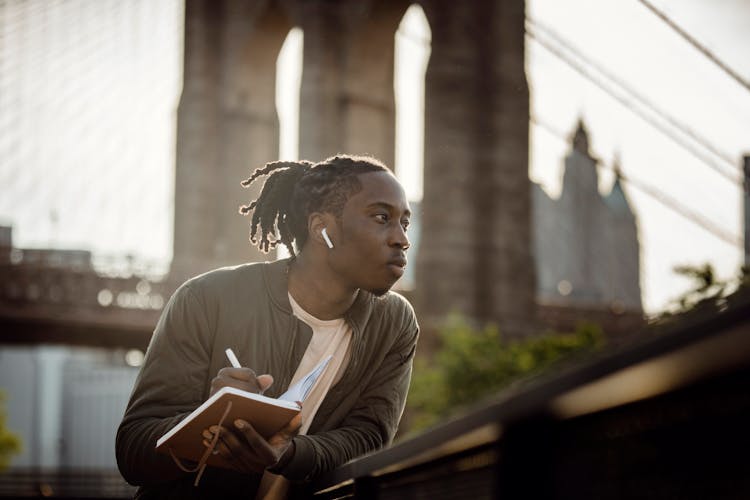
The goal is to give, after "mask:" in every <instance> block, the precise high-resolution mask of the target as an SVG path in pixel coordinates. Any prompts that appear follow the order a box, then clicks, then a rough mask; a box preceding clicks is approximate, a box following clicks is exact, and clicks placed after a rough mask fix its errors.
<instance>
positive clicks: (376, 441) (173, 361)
mask: <svg viewBox="0 0 750 500" xmlns="http://www.w3.org/2000/svg"><path fill="white" fill-rule="evenodd" d="M288 262H289V261H288V260H279V261H276V262H272V263H259V264H246V265H242V266H237V267H233V268H223V269H219V270H216V271H212V272H209V273H206V274H204V275H201V276H198V277H196V278H193V279H192V280H189V281H188V282H187V283H185V284H184V285H183V286H182V287H180V289H178V291H177V292H175V294H174V295H173V297H172V298H171V299H170V301H169V303H168V304H167V307H166V308H165V310H164V312H163V313H162V316H161V318H160V320H159V322H158V324H157V326H156V329H155V331H154V335H153V337H152V339H151V343H150V345H149V349H148V352H147V354H146V359H145V361H144V365H143V367H142V369H141V372H140V374H139V376H138V378H137V380H136V383H135V387H134V389H133V393H132V395H131V398H130V402H129V404H128V407H127V409H126V411H125V415H124V417H123V420H122V423H121V424H120V428H119V430H118V432H117V440H116V453H117V462H118V466H119V468H120V471H121V473H122V474H123V476H124V477H125V479H126V480H128V482H130V483H131V484H136V485H140V486H142V487H145V488H142V490H148V489H149V488H151V487H153V489H154V490H163V488H164V487H167V488H169V490H170V491H172V492H176V491H177V490H184V492H188V491H193V492H194V493H196V494H197V493H198V491H194V490H189V489H185V488H186V486H185V485H187V484H189V485H190V487H192V475H187V474H186V473H184V472H182V471H180V470H179V469H178V468H177V466H176V465H175V464H174V462H173V461H172V459H171V457H168V456H165V455H161V454H157V453H156V452H155V450H154V448H155V445H156V440H157V439H158V438H159V437H160V436H161V435H163V434H164V433H165V432H166V431H168V430H169V429H170V428H171V427H173V426H174V425H175V424H177V423H178V422H179V421H180V420H181V419H182V418H184V417H185V416H186V415H187V414H188V413H190V412H191V411H192V410H193V409H195V408H196V407H197V406H199V405H200V404H201V403H203V402H204V401H205V400H206V399H207V398H208V395H209V391H210V385H211V379H212V378H213V377H215V376H216V374H217V373H218V371H219V370H220V369H221V368H223V367H225V366H227V365H228V363H227V360H226V356H225V354H224V350H225V349H226V348H227V347H231V348H232V349H233V350H234V351H235V353H236V354H237V356H238V358H239V359H240V360H241V362H242V364H243V366H249V367H251V368H252V369H253V370H255V371H256V373H259V374H260V373H270V374H271V375H273V376H274V383H273V385H272V386H271V387H270V388H269V389H268V390H267V391H266V395H269V396H271V397H276V396H279V395H280V394H281V393H282V392H283V391H284V390H285V389H286V388H287V387H288V385H289V383H290V381H291V378H292V376H293V375H294V372H295V371H296V368H297V366H298V365H299V362H300V360H301V359H302V356H303V354H304V352H305V350H306V348H307V345H308V343H309V341H310V338H311V337H312V331H311V329H310V328H309V326H307V325H306V324H305V323H303V322H302V321H300V320H298V319H297V318H296V317H295V316H293V314H292V310H291V306H290V304H289V299H288V296H287V267H288ZM345 318H346V320H347V322H348V323H349V324H350V325H351V326H352V352H351V358H350V361H349V364H348V366H347V368H346V371H345V372H344V375H343V377H342V378H341V380H340V381H339V382H338V383H337V384H336V385H335V386H334V387H332V388H331V390H330V391H329V393H328V395H327V396H326V398H325V399H324V401H323V403H322V404H321V406H320V408H319V410H318V412H317V414H316V416H315V418H314V419H313V422H312V425H311V426H310V429H309V431H308V435H306V436H297V437H295V438H294V444H295V454H294V456H293V458H292V459H291V461H290V462H289V463H288V464H287V465H286V466H285V468H284V469H283V471H282V473H283V474H284V476H286V477H287V478H289V479H291V480H294V481H304V480H307V479H310V478H312V477H315V476H317V475H318V474H320V473H323V472H326V471H328V470H331V469H333V468H335V467H337V466H338V465H340V464H342V463H344V462H346V461H348V460H350V459H352V458H354V457H357V456H360V455H362V454H365V453H367V452H369V451H372V450H375V449H378V448H380V447H382V446H384V445H386V444H388V443H390V442H391V440H392V439H393V436H394V434H395V432H396V429H397V426H398V422H399V420H400V418H401V413H402V412H403V409H404V404H405V400H406V393H407V390H408V386H409V380H410V376H411V365H412V359H413V356H414V350H415V346H416V341H417V336H418V326H417V322H416V318H415V316H414V312H413V310H412V308H411V306H410V305H409V304H408V302H406V300H405V299H403V298H402V297H401V296H399V295H398V294H395V293H393V292H389V293H388V294H386V295H385V296H383V297H375V296H374V295H372V294H370V293H368V292H365V291H364V290H361V291H360V292H359V294H358V296H357V299H356V300H355V302H354V304H353V305H352V307H351V308H350V310H349V311H348V312H347V314H346V315H345ZM258 479H259V476H258V477H251V476H250V475H242V474H238V473H235V472H232V471H228V470H224V469H215V468H211V467H209V468H208V469H207V471H206V473H205V474H204V478H203V479H202V480H201V482H202V486H203V487H204V488H208V489H207V490H206V491H212V494H216V493H218V491H217V490H216V489H215V488H221V489H223V491H224V493H225V494H230V493H239V492H240V491H241V492H242V494H244V495H246V494H249V493H251V492H253V491H254V490H255V488H257V481H258ZM211 488H213V489H211ZM162 493H163V491H162ZM191 496H192V495H191ZM196 496H200V495H196Z"/></svg>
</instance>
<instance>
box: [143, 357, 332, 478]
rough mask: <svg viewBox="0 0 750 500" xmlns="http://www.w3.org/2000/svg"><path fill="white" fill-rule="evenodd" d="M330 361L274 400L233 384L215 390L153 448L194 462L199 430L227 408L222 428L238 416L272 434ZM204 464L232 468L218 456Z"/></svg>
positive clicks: (198, 448)
mask: <svg viewBox="0 0 750 500" xmlns="http://www.w3.org/2000/svg"><path fill="white" fill-rule="evenodd" d="M330 361H331V356H328V357H326V358H325V359H323V361H321V362H320V363H319V364H318V366H316V367H315V368H313V370H312V371H311V372H310V373H308V374H307V375H305V376H304V377H302V378H301V379H300V380H299V381H298V382H297V383H296V384H294V385H292V386H291V387H289V389H288V390H287V391H286V392H285V393H284V394H282V395H281V396H279V398H278V399H274V398H269V397H267V396H263V395H261V394H254V393H252V392H247V391H242V390H240V389H235V388H234V387H224V388H222V389H219V390H218V391H216V393H214V395H213V396H211V397H210V398H208V399H207V400H206V402H205V403H203V404H202V405H200V406H199V407H198V408H196V409H195V410H193V412H192V413H190V415H188V416H187V417H185V418H184V419H183V420H182V421H181V422H180V423H179V424H177V425H176V426H174V427H173V428H172V429H170V430H169V431H168V432H167V433H165V434H164V435H163V436H162V437H160V438H159V439H158V441H157V442H156V451H158V452H160V453H165V454H169V453H170V451H171V452H172V454H173V455H175V456H176V457H179V458H184V459H187V460H192V461H195V462H197V461H198V460H199V459H200V457H201V455H203V452H204V451H205V449H206V448H205V446H204V445H203V430H204V429H207V428H209V427H211V426H212V425H216V424H218V423H219V420H221V417H222V416H223V415H224V413H225V412H226V411H227V408H229V411H228V413H227V415H226V416H225V417H224V422H225V424H224V426H225V427H233V425H232V422H234V420H235V419H238V418H241V419H243V420H245V421H247V422H250V424H251V425H252V426H253V428H254V429H255V430H256V431H257V432H258V433H259V434H260V435H261V436H263V437H265V438H269V437H270V436H273V435H274V434H276V433H277V432H278V431H280V430H281V429H283V428H284V426H285V425H286V424H288V423H289V421H290V420H291V419H292V418H294V416H295V415H297V414H298V413H299V412H300V409H301V408H300V406H299V405H298V404H297V401H300V402H304V401H305V399H306V398H307V396H308V394H310V391H311V390H312V388H313V387H314V386H315V383H316V382H317V380H318V378H319V377H320V375H321V374H322V373H323V371H324V370H325V368H326V367H327V366H328V363H329V362H330ZM207 463H208V464H209V465H215V466H219V467H226V468H232V467H231V465H230V464H228V463H226V462H225V461H224V460H223V459H222V458H221V457H220V456H219V455H213V456H210V457H209V458H208V461H207Z"/></svg>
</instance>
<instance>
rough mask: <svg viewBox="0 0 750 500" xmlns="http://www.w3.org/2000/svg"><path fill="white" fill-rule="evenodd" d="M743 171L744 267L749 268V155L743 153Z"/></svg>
mask: <svg viewBox="0 0 750 500" xmlns="http://www.w3.org/2000/svg"><path fill="white" fill-rule="evenodd" d="M742 162H743V165H742V166H743V171H744V173H745V182H744V187H745V191H744V193H743V196H742V199H743V202H744V205H745V207H744V208H745V218H744V225H745V227H744V229H745V231H744V234H745V259H744V261H745V267H747V268H749V269H750V155H745V156H744V157H743V158H742Z"/></svg>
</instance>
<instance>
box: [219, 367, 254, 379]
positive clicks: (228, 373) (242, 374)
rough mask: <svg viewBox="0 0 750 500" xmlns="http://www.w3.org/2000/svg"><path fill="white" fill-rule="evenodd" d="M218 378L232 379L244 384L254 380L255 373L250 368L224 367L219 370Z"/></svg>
mask: <svg viewBox="0 0 750 500" xmlns="http://www.w3.org/2000/svg"><path fill="white" fill-rule="evenodd" d="M219 377H227V378H234V379H237V380H242V381H245V382H251V381H253V380H255V378H256V377H255V372H254V371H253V370H252V369H251V368H234V367H229V366H227V367H224V368H222V369H221V370H219Z"/></svg>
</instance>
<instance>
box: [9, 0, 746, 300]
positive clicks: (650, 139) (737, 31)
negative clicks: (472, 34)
mask: <svg viewBox="0 0 750 500" xmlns="http://www.w3.org/2000/svg"><path fill="white" fill-rule="evenodd" d="M653 3H654V4H655V5H656V6H657V8H659V9H660V10H662V11H663V12H664V13H665V14H666V15H667V16H669V17H670V18H671V19H672V20H673V21H674V22H675V23H677V24H678V25H680V26H681V27H682V28H684V29H685V30H686V31H688V32H689V33H690V34H691V35H692V36H693V37H694V38H696V39H697V40H699V41H700V42H701V43H702V44H703V45H705V46H706V47H708V48H709V49H710V50H711V51H712V52H713V53H714V54H715V55H716V56H718V58H719V59H721V60H722V61H723V62H724V63H726V64H727V65H728V66H730V67H731V68H733V69H734V70H735V71H736V72H737V73H739V74H741V75H742V76H743V78H745V79H746V80H747V79H750V58H747V53H748V49H750V31H748V30H747V21H748V20H750V2H747V1H745V0H715V1H713V2H705V1H701V0H683V1H681V2H666V1H664V0H661V1H656V0H654V2H653ZM182 15H183V5H182V3H181V2H180V1H178V0H159V1H151V0H129V1H127V2H119V1H115V0H106V1H94V0H76V1H68V2H63V1H52V0H51V1H41V0H28V1H20V0H15V1H13V0H9V1H5V2H0V30H1V33H2V40H3V43H0V185H2V186H3V190H2V196H0V223H3V224H12V225H13V231H14V233H13V238H14V244H15V245H16V246H19V247H50V246H51V247H61V248H87V249H91V250H92V251H94V252H95V256H96V258H97V259H98V260H99V261H100V262H105V261H109V260H117V259H120V258H121V257H122V256H123V255H125V254H132V255H134V256H135V257H136V259H138V260H141V261H145V262H150V263H153V265H154V266H155V267H157V268H159V267H160V268H162V269H166V264H167V263H168V261H169V259H170V258H171V252H172V217H173V201H172V200H173V195H174V156H175V154H174V142H175V139H174V138H175V119H176V109H177V104H178V102H179V92H180V89H181V71H182V35H183V33H182V30H183V25H182ZM527 18H528V19H529V23H530V28H529V29H530V31H531V32H533V33H534V35H535V36H534V37H533V38H532V37H527V42H526V43H527V78H528V81H529V87H530V91H531V102H530V108H531V113H532V115H533V116H534V118H535V121H533V122H532V123H531V124H530V166H529V175H530V177H531V179H532V180H533V181H534V182H537V183H539V184H540V185H542V186H543V188H544V189H545V191H547V193H549V194H550V195H551V196H559V192H560V187H561V175H562V162H563V157H564V155H565V154H566V153H567V151H568V147H569V146H568V144H567V143H566V141H565V140H564V139H563V138H561V136H563V137H565V136H567V135H569V134H570V133H571V132H572V131H573V129H574V127H575V125H576V123H577V121H578V119H579V118H582V119H583V120H584V121H585V123H586V125H587V128H588V130H589V136H590V137H589V139H590V143H591V150H592V153H593V154H594V156H596V157H597V158H599V159H600V167H599V169H600V181H601V182H600V189H601V191H602V192H603V193H606V192H607V191H608V190H609V188H610V185H611V183H612V174H611V167H612V165H613V161H614V158H615V157H618V158H619V163H620V165H621V168H622V171H623V173H624V175H625V176H626V177H628V178H632V179H633V182H632V184H631V183H626V184H625V186H624V189H625V192H626V194H627V196H628V198H629V200H630V201H631V204H632V208H633V210H634V212H635V213H636V215H637V217H638V222H639V232H640V243H641V277H640V278H641V285H642V289H643V299H644V306H645V308H646V310H647V311H648V312H655V311H658V310H660V309H663V308H664V307H666V306H667V305H668V304H669V302H670V300H671V299H673V298H674V297H676V296H677V295H679V293H680V292H681V291H683V290H685V289H686V287H688V286H689V283H688V282H687V281H686V280H685V279H684V278H682V277H679V276H677V275H675V273H674V272H673V271H672V268H673V267H674V266H675V265H680V264H696V265H699V264H703V263H705V262H710V263H712V264H713V265H714V266H715V267H716V268H717V270H718V271H719V276H720V277H724V278H728V277H730V276H731V275H733V274H735V273H736V272H737V270H738V268H739V265H740V263H741V259H742V252H741V248H740V247H739V246H738V241H739V242H740V243H741V234H742V220H741V217H740V215H741V213H740V210H741V189H740V187H739V185H738V184H737V183H736V182H733V181H731V180H727V179H726V178H725V176H722V175H720V174H718V173H716V172H715V171H714V170H712V168H711V167H710V166H708V165H707V163H706V162H705V161H702V160H700V159H698V158H697V157H696V155H695V154H694V153H691V152H690V149H692V150H695V151H697V154H698V155H699V156H702V157H707V158H708V160H709V163H711V164H715V165H716V166H717V168H719V169H721V170H722V171H723V172H725V174H728V176H729V177H737V178H739V175H740V157H741V155H742V154H743V153H750V91H748V90H747V89H746V88H744V87H742V86H741V85H739V84H737V83H736V82H735V81H733V80H732V79H731V78H729V77H728V76H727V75H726V73H724V72H723V71H722V70H721V69H719V68H718V67H717V66H716V65H715V64H714V63H712V62H711V61H709V60H708V58H706V57H705V56H704V55H702V54H700V53H699V52H698V51H697V50H696V49H695V48H693V47H692V46H690V45H689V44H688V43H687V42H686V41H685V40H684V39H682V38H681V37H680V36H679V35H678V34H676V33H675V32H674V30H672V28H670V27H669V26H668V25H667V24H665V23H664V22H663V21H662V20H660V19H659V18H658V17H656V16H655V15H654V14H653V13H652V12H651V11H649V10H648V9H647V8H646V7H645V6H644V5H643V3H641V2H639V1H638V0H606V1H605V0H599V1H597V0H567V1H566V2H559V1H556V0H529V1H528V2H527ZM303 36H304V35H303V33H302V32H301V31H300V30H299V29H295V30H293V31H292V32H291V33H290V36H289V37H288V39H287V43H286V44H285V46H284V48H283V50H282V54H281V55H280V58H279V71H281V72H285V73H284V74H285V75H287V76H286V77H285V78H283V79H280V83H281V82H284V83H285V85H286V86H285V87H282V86H280V87H278V92H279V99H277V106H278V108H279V113H280V121H281V125H282V136H281V151H280V156H281V157H284V158H294V157H296V155H297V151H296V140H297V139H296V126H297V125H296V124H297V122H296V116H295V113H296V109H297V107H298V100H297V99H296V98H295V95H296V94H295V92H297V91H298V90H297V89H298V87H299V71H300V63H299V57H300V53H301V46H302V39H303V38H302V37H303ZM429 37H430V35H429V27H428V26H426V24H425V22H424V18H423V16H422V14H421V13H420V12H419V9H418V8H412V9H411V10H410V11H409V12H408V13H407V15H406V17H405V19H404V21H403V22H402V25H401V27H400V28H399V34H398V35H397V37H396V42H397V49H396V73H397V75H396V95H397V107H398V111H397V113H398V117H397V121H398V123H397V159H396V172H397V174H398V175H399V177H400V178H401V179H402V181H403V182H404V184H405V185H406V188H407V193H408V195H409V197H410V198H411V199H412V200H418V199H419V198H420V197H421V178H420V176H421V163H422V160H421V156H422V150H421V148H420V147H413V146H414V144H417V145H421V144H422V141H423V138H422V136H421V134H422V120H421V110H422V109H423V94H422V92H423V82H422V81H421V79H422V75H423V73H424V68H425V67H426V66H425V65H426V64H427V58H428V56H429V46H428V42H426V41H428V40H429ZM559 40H563V41H564V45H563V44H562V43H560V42H559ZM544 42H546V43H547V44H550V43H551V44H552V47H553V48H555V49H557V51H559V52H560V51H561V52H562V53H563V54H564V55H566V57H568V58H569V59H572V60H573V61H574V62H575V63H576V64H577V65H578V66H579V67H581V68H583V69H584V70H585V71H586V72H587V73H590V74H592V75H594V77H595V78H596V80H597V81H602V82H605V86H606V88H608V89H610V90H612V89H614V90H615V93H616V94H617V95H618V96H619V97H620V99H622V100H625V101H626V103H625V104H623V103H622V102H620V101H619V100H618V99H617V98H613V97H612V96H611V95H610V94H609V93H607V92H605V91H603V90H602V89H601V88H600V87H598V86H597V85H595V84H593V83H591V82H590V80H588V79H587V78H585V77H584V76H582V75H581V74H580V73H579V72H577V71H576V70H574V69H572V68H571V66H570V65H568V64H567V63H566V62H564V61H563V60H562V59H560V57H558V56H557V55H555V54H553V53H552V52H551V51H550V50H548V49H547V48H545V46H544V45H543V44H542V43H544ZM584 60H585V62H584ZM591 62H593V64H594V66H595V67H594V66H592V65H591ZM596 68H599V69H596ZM600 70H603V73H602V72H601V71H600ZM607 75H610V76H612V77H614V80H615V81H617V82H621V83H623V84H624V85H625V86H626V87H627V88H629V89H632V90H633V91H635V92H636V93H637V94H638V95H640V96H642V97H643V98H645V99H646V100H647V101H648V102H650V103H652V104H653V105H654V106H655V107H656V108H658V112H656V113H654V112H653V111H651V110H649V109H648V107H645V106H642V105H639V104H638V103H637V101H635V100H634V99H633V98H632V96H630V95H629V94H628V92H626V91H623V90H622V89H621V88H620V87H618V86H617V85H616V84H614V83H612V80H611V79H610V78H608V77H607ZM285 96H291V98H289V97H285ZM637 112H641V113H644V114H646V115H648V116H649V117H650V120H651V121H655V122H657V123H659V124H661V128H663V129H666V130H671V131H672V132H671V134H672V135H677V136H679V139H680V142H681V143H684V144H680V143H678V142H675V140H673V139H671V138H670V137H669V136H668V135H666V134H665V133H664V132H663V131H662V130H660V129H659V128H657V127H655V126H654V125H652V124H651V123H649V122H648V121H647V120H644V119H643V118H642V117H641V116H639V114H638V113H637ZM665 116H667V117H668V120H671V121H672V122H674V123H679V124H680V125H681V126H682V127H683V128H687V129H689V130H690V132H691V134H692V135H694V136H697V137H699V138H700V139H701V140H702V141H703V142H705V143H708V144H709V145H711V147H712V148H713V149H715V150H718V151H719V152H721V154H722V155H723V156H725V157H728V158H730V159H734V163H731V162H730V163H727V162H726V161H724V160H723V159H721V158H718V157H716V156H715V155H714V154H713V153H710V152H707V151H706V150H705V148H703V146H701V145H699V144H697V143H696V142H695V141H694V140H693V139H691V138H689V137H685V135H684V134H683V133H681V132H675V131H674V127H673V126H672V125H670V124H669V123H668V122H667V121H666V120H665V119H664V117H665ZM407 144H408V145H410V147H405V145H407ZM685 145H687V147H688V148H689V149H686V147H685ZM636 184H638V185H645V186H647V187H651V188H652V190H657V191H658V193H659V196H661V197H662V198H664V197H666V198H667V199H669V200H673V203H672V207H671V208H670V207H667V206H665V205H664V203H663V202H659V201H658V200H657V199H655V198H654V196H652V195H649V194H648V193H647V192H645V191H644V190H642V189H640V190H639V189H638V188H636ZM675 203H676V205H675ZM675 206H676V207H677V209H675ZM686 211H689V212H690V213H691V214H693V213H697V214H698V217H701V218H703V219H705V220H706V221H707V222H708V225H710V226H711V227H713V228H714V229H715V230H717V231H719V232H722V234H724V233H728V235H729V236H725V239H730V240H732V241H731V242H727V241H725V240H724V239H721V238H719V237H717V236H716V235H714V234H712V233H711V232H709V231H707V230H706V229H704V228H702V227H700V226H699V225H697V224H695V222H693V221H691V220H690V219H689V218H687V217H686V216H685V212H686ZM691 216H693V217H695V215H691Z"/></svg>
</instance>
